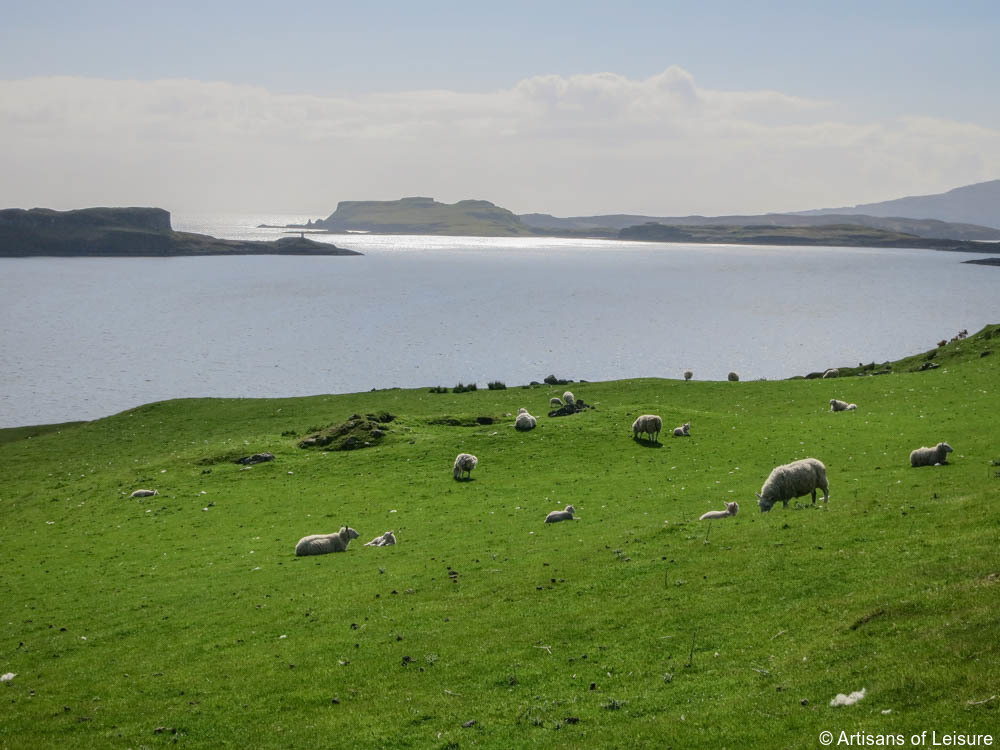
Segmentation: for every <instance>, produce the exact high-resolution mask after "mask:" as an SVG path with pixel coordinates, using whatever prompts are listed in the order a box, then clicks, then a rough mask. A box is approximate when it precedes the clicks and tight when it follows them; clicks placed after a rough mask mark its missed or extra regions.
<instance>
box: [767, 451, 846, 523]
mask: <svg viewBox="0 0 1000 750" xmlns="http://www.w3.org/2000/svg"><path fill="white" fill-rule="evenodd" d="M817 489H822V490H823V502H824V503H826V502H829V501H830V483H829V482H828V481H827V479H826V467H825V466H824V465H823V462H822V461H818V460H816V459H815V458H802V459H799V460H798V461H793V462H792V463H790V464H784V465H783V466H776V467H775V468H774V469H772V470H771V473H770V474H769V475H768V477H767V481H766V482H764V486H763V487H761V488H760V492H759V493H758V494H757V504H758V505H759V506H760V512H761V513H766V512H767V511H769V510H771V506H772V505H774V504H775V503H776V502H778V501H779V500H780V501H781V503H782V504H783V505H784V506H785V507H786V508H787V507H788V501H789V500H791V499H792V498H795V497H802V495H808V494H809V493H810V492H811V493H812V501H813V503H815V502H816V490H817Z"/></svg>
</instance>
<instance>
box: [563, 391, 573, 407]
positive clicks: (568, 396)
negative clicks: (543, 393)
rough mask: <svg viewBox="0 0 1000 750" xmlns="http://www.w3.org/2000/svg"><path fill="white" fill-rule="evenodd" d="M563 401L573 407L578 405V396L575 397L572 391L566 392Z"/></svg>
mask: <svg viewBox="0 0 1000 750" xmlns="http://www.w3.org/2000/svg"><path fill="white" fill-rule="evenodd" d="M563 401H565V402H566V403H567V404H569V405H570V406H572V405H573V404H575V403H576V396H574V395H573V393H572V392H571V391H566V392H565V393H564V394H563Z"/></svg>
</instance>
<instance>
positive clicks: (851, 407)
mask: <svg viewBox="0 0 1000 750" xmlns="http://www.w3.org/2000/svg"><path fill="white" fill-rule="evenodd" d="M857 408H858V405H857V404H848V405H847V408H846V409H844V411H856V410H857Z"/></svg>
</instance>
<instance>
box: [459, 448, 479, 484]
mask: <svg viewBox="0 0 1000 750" xmlns="http://www.w3.org/2000/svg"><path fill="white" fill-rule="evenodd" d="M478 463H479V459H478V458H476V457H475V456H473V455H472V454H471V453H459V454H458V455H457V456H455V466H454V467H453V469H452V474H454V475H455V479H462V477H463V475H465V474H468V475H469V479H472V470H473V469H475V468H476V464H478Z"/></svg>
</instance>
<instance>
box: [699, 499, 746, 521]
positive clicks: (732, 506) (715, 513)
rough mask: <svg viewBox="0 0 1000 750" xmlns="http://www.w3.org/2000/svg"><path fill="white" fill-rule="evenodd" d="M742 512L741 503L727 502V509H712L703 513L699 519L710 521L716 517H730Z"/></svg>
mask: <svg viewBox="0 0 1000 750" xmlns="http://www.w3.org/2000/svg"><path fill="white" fill-rule="evenodd" d="M739 512H740V504H739V503H726V509H725V510H710V511H708V513H703V514H702V515H701V518H699V519H698V520H699V521H706V520H708V521H710V520H712V519H715V518H729V517H730V516H735V515H736V514H737V513H739Z"/></svg>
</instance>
